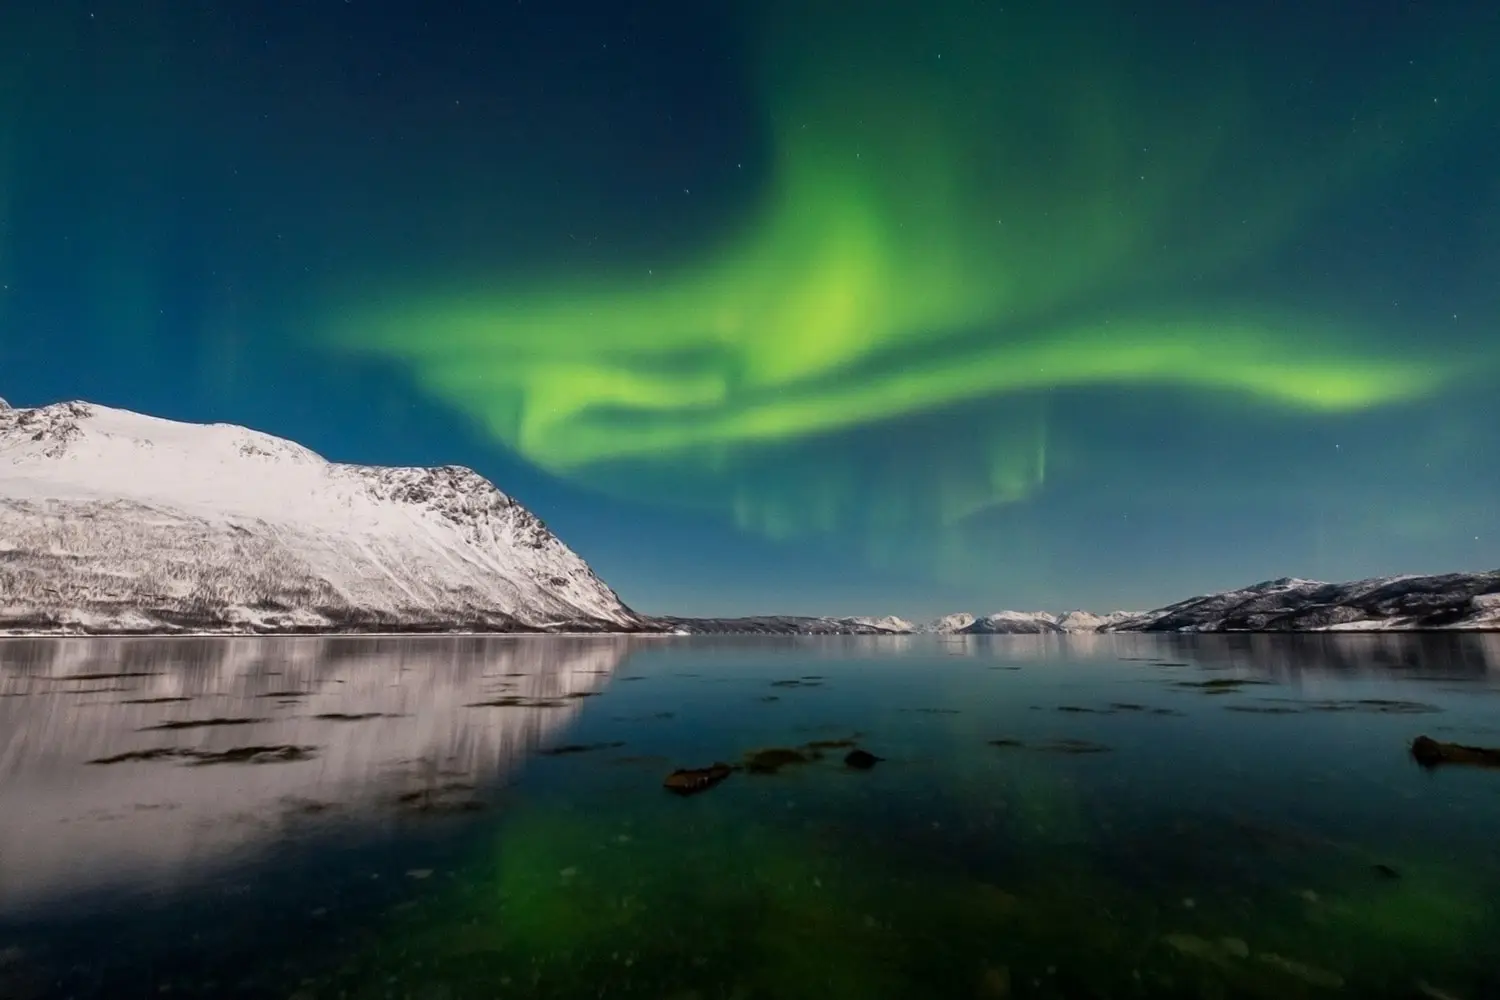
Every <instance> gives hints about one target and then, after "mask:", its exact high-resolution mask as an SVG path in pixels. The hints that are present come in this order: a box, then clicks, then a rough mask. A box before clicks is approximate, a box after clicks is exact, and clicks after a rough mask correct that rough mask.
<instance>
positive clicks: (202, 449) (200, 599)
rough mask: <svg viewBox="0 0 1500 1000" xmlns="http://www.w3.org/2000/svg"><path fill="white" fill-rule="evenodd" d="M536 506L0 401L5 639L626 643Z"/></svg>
mask: <svg viewBox="0 0 1500 1000" xmlns="http://www.w3.org/2000/svg"><path fill="white" fill-rule="evenodd" d="M657 627H658V626H654V625H652V624H651V623H650V622H649V620H647V619H644V618H642V617H641V616H639V615H637V614H635V613H634V612H633V611H631V610H630V609H629V608H627V607H626V606H625V605H624V604H623V603H621V601H620V599H619V597H618V596H616V594H615V593H614V591H612V590H611V589H610V588H609V587H607V586H606V585H605V584H604V583H603V582H602V581H601V580H600V579H599V578H598V577H597V576H595V575H594V573H593V571H592V570H590V569H589V567H588V565H587V564H585V563H584V561H583V560H582V559H581V558H579V556H578V555H577V554H576V553H574V552H573V551H572V550H570V549H569V548H568V547H567V546H566V545H564V544H563V543H562V542H560V541H559V540H558V539H557V538H556V537H555V536H554V535H553V534H552V533H551V532H550V531H548V530H547V528H546V526H545V525H544V524H542V522H541V521H539V520H538V519H537V518H536V517H535V516H534V515H532V514H531V512H530V511H528V510H526V509H525V508H524V507H522V506H521V505H520V504H518V503H516V502H515V501H514V500H512V499H511V498H510V497H508V496H506V495H505V494H504V493H502V492H500V491H499V490H498V489H496V488H495V487H494V486H493V485H491V484H490V483H489V482H488V481H487V480H485V479H484V478H483V477H481V476H480V475H478V474H477V473H475V472H472V471H471V470H469V469H465V468H461V467H458V466H442V467H439V468H384V467H374V466H361V465H342V464H338V463H333V462H329V461H327V460H325V459H323V458H322V457H320V456H319V455H316V454H314V453H313V452H312V451H309V450H308V449H307V448H304V447H302V446H301V445H298V444H295V443H293V442H291V441H287V440H284V439H282V438H277V437H273V436H271V435H269V434H263V433H260V432H257V431H252V430H248V429H246V428H244V427H237V426H233V425H229V424H211V425H202V424H187V423H179V422H176V421H171V420H162V419H159V418H156V417H148V416H144V415H142V414H139V413H132V412H130V411H128V410H119V409H112V408H110V407H106V406H97V405H94V404H90V403H79V402H72V403H58V404H55V405H52V406H43V407H38V408H35V409H14V408H11V407H9V406H5V407H3V408H0V631H12V632H14V631H27V632H35V631H65V632H110V633H122V632H170V631H184V630H186V631H230V632H234V631H246V632H248V631H276V632H292V631H332V630H340V631H344V630H367V631H369V630H376V631H378V630H495V631H517V630H520V631H530V630H546V631H620V630H625V631H633V630H639V629H642V628H647V629H653V630H654V629H655V628H657Z"/></svg>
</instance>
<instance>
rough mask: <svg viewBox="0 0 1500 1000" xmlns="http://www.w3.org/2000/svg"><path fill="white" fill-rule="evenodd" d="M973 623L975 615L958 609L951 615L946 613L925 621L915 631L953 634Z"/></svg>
mask: <svg viewBox="0 0 1500 1000" xmlns="http://www.w3.org/2000/svg"><path fill="white" fill-rule="evenodd" d="M973 624H974V616H973V615H971V614H969V613H968V612H967V611H958V612H955V613H953V614H951V615H944V616H943V617H941V618H939V619H937V620H935V621H930V622H923V623H922V624H921V625H918V626H917V627H916V629H915V630H914V631H917V632H936V633H938V634H940V635H951V634H953V633H955V632H962V631H963V630H964V629H966V628H968V627H969V626H970V625H973Z"/></svg>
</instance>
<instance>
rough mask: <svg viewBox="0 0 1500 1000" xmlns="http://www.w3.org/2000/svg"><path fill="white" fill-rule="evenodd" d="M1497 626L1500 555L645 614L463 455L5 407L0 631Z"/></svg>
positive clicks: (95, 412)
mask: <svg viewBox="0 0 1500 1000" xmlns="http://www.w3.org/2000/svg"><path fill="white" fill-rule="evenodd" d="M1417 629H1444V630H1449V629H1469V630H1485V629H1496V630H1500V570H1496V571H1493V572H1487V573H1450V574H1445V575H1441V576H1394V577H1380V578H1376V579H1371V580H1360V581H1356V582H1353V583H1321V582H1318V581H1314V580H1299V579H1282V580H1273V581H1269V582H1267V583H1260V584H1256V585H1255V586H1253V587H1246V588H1244V589H1242V590H1232V591H1226V592H1224V593H1219V594H1210V595H1207V596H1203V597H1194V598H1190V599H1188V600H1186V601H1180V602H1178V603H1176V604H1172V605H1169V606H1167V607H1165V608H1159V609H1157V610H1155V611H1142V612H1127V611H1115V612H1112V613H1110V614H1107V615H1097V614H1093V613H1091V612H1087V611H1067V612H1063V613H1061V614H1053V613H1049V612H1040V611H1000V612H997V613H995V614H991V615H987V616H985V617H980V618H976V617H975V616H973V615H971V614H966V613H960V614H952V615H947V616H945V617H943V618H940V619H938V620H937V621H934V622H928V623H925V624H915V623H912V622H908V621H905V620H903V619H900V618H896V617H891V616H887V617H883V618H869V617H856V618H812V617H794V616H762V617H750V618H676V617H656V618H653V617H650V616H646V615H641V614H638V613H637V612H635V611H632V610H631V609H630V608H628V607H626V606H625V604H624V603H623V602H622V601H621V600H620V598H619V597H618V596H617V595H616V594H615V592H614V591H613V590H611V589H610V588H609V587H608V586H606V585H605V583H604V582H603V581H602V580H600V579H599V578H598V577H597V576H596V575H595V574H594V572H593V571H592V570H591V569H590V568H589V567H588V565H587V564H586V563H585V562H584V561H583V560H582V559H581V558H580V557H579V556H578V555H577V554H576V553H574V552H573V551H572V550H571V549H569V548H568V547H567V546H566V545H564V544H563V543H562V542H561V541H559V540H558V538H557V537H556V536H554V535H553V534H552V533H551V532H550V531H548V530H547V527H546V526H545V525H544V524H543V523H542V522H541V521H540V520H538V519H537V518H536V517H535V515H533V514H532V513H531V512H530V511H528V510H526V508H524V507H522V506H521V505H520V504H519V503H517V502H516V501H514V500H512V499H511V498H510V497H508V496H506V495H505V494H504V493H502V492H500V491H499V490H498V489H496V488H495V487H494V486H493V485H491V484H490V483H489V482H488V481H487V480H486V479H484V478H483V477H482V476H480V475H479V474H478V473H475V472H473V471H471V470H469V469H465V468H461V467H458V466H442V467H438V468H385V467H376V466H361V465H343V464H338V463H334V462H329V461H327V460H325V459H323V458H322V457H320V456H318V455H316V454H314V453H313V452H311V451H309V450H308V449H306V448H304V447H302V446H301V445H298V444H295V443H293V442H291V441H287V440H284V439H282V438H277V437H273V436H271V435H269V434H263V433H260V432H258V431H252V430H248V429H246V428H244V427H237V426H234V425H229V424H211V425H202V424H187V423H179V422H176V421H171V420H162V419H159V418H156V417H148V416H143V415H141V414H138V413H132V412H130V411H128V410H120V409H113V408H110V407H105V406H97V405H94V404H91V403H81V402H70V403H57V404H54V405H51V406H43V407H37V408H35V409H15V408H12V407H10V406H8V405H6V404H5V402H4V400H0V634H4V633H10V634H18V633H20V634H162V633H182V632H195V633H274V634H289V633H298V632H305V633H332V632H444V631H450V632H451V631H479V632H657V633H661V632H676V633H688V634H706V633H717V634H726V633H741V634H778V635H839V634H843V635H851V634H853V635H890V634H910V633H946V634H960V635H995V634H1032V635H1041V634H1069V633H1084V632H1090V633H1098V632H1232V631H1250V632H1337V631H1385V630H1417Z"/></svg>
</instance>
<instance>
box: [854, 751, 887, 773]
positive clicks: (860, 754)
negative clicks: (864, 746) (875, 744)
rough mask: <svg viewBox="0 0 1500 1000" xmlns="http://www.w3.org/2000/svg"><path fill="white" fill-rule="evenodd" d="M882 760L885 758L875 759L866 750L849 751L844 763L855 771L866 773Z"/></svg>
mask: <svg viewBox="0 0 1500 1000" xmlns="http://www.w3.org/2000/svg"><path fill="white" fill-rule="evenodd" d="M882 760H885V758H884V757H877V756H875V755H874V754H872V753H870V751H868V750H850V751H849V753H848V755H847V756H846V757H845V758H844V763H845V764H847V765H848V766H849V767H852V768H854V769H855V770H856V771H868V770H869V769H870V768H872V767H874V766H875V765H876V764H878V763H879V762H880V761H882Z"/></svg>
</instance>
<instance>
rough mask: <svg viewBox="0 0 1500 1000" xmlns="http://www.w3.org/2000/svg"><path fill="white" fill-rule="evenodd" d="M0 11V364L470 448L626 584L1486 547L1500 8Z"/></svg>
mask: <svg viewBox="0 0 1500 1000" xmlns="http://www.w3.org/2000/svg"><path fill="white" fill-rule="evenodd" d="M1149 8H1150V10H1149V12H1144V13H1143V12H1142V9H1141V5H1139V4H1130V3H1124V2H1118V3H1113V2H1104V0H1087V2H1085V3H1080V4H1072V5H1066V7H1064V6H1063V5H1055V4H1040V3H1033V4H1017V3H1007V4H1004V5H995V4H984V3H975V2H972V0H965V2H962V3H960V2H955V0H928V2H921V3H917V2H912V3H896V2H893V0H872V2H870V3H864V4H855V3H852V2H839V0H822V2H811V3H801V4H793V3H789V2H788V3H783V2H781V0H770V2H766V3H758V4H745V5H738V4H709V5H704V4H689V3H678V2H671V0H667V2H661V3H653V4H641V5H630V4H618V3H598V2H582V0H578V2H572V0H559V2H549V3H532V2H522V3H515V4H488V3H462V2H458V3H446V4H442V5H430V4H415V3H412V4H397V3H371V2H359V0H351V2H348V3H345V2H342V0H338V2H310V3H305V4H297V5H293V4H268V3H250V2H246V3H227V4H225V3H195V2H147V0H139V2H119V3H110V2H103V3H94V4H85V3H73V2H67V0H61V2H54V3H47V4H33V5H27V4H11V5H4V6H3V7H0V395H4V396H5V397H7V398H8V399H10V400H11V401H12V402H13V403H16V404H18V405H35V404H42V403H47V402H52V401H56V400H60V399H68V398H84V399H90V400H95V401H98V402H101V403H107V404H112V405H119V406H126V407H130V408H132V409H137V410H142V411H146V412H151V413H155V414H159V415H163V416H169V417H175V418H180V419H187V420H203V421H207V420H218V421H230V422H235V423H243V424H247V425H250V426H253V427H256V428H258V429H262V430H266V431H270V432H272V433H276V434H281V435H284V436H286V437H290V438H293V439H296V440H298V441H300V442H302V443H304V444H307V445H308V446H310V447H313V448H315V449H317V450H318V451H320V452H322V453H323V454H325V455H326V456H328V457H329V458H332V459H335V460H343V461H355V462H373V463H383V464H405V463H413V464H436V463H448V462H457V463H463V464H467V465H471V466H473V467H475V468H476V469H478V470H480V471H481V472H482V473H484V474H485V475H486V476H488V477H490V478H491V479H493V480H494V481H495V482H496V484H497V485H499V486H500V487H501V488H502V489H505V490H507V491H508V492H510V493H512V494H514V495H515V496H517V497H518V498H519V499H521V500H522V501H523V502H524V503H526V504H527V505H528V506H530V507H531V508H533V509H534V510H536V511H537V512H538V514H540V515H541V516H542V517H543V518H544V519H545V520H546V521H547V522H548V523H549V524H550V525H551V526H552V527H553V528H554V529H555V530H556V531H557V532H558V533H559V534H560V535H561V536H562V537H563V538H564V539H565V540H566V541H567V542H569V543H570V544H571V545H573V546H574V547H575V548H576V549H578V550H579V551H580V552H581V553H582V554H583V555H584V556H585V558H587V559H589V560H590V562H591V563H592V564H593V565H594V566H595V567H596V569H597V570H598V571H599V572H600V573H601V575H603V576H604V577H605V578H606V579H607V580H609V581H610V582H611V583H612V584H613V585H614V586H615V587H616V588H617V589H618V590H619V591H620V592H621V594H622V596H623V597H624V598H625V599H626V600H627V602H629V603H631V604H632V605H634V606H636V607H638V608H640V609H642V610H645V611H652V612H676V613H682V614H730V613H744V614H749V613H762V612H792V613H869V614H880V613H887V612H895V613H902V614H907V615H928V614H934V613H938V612H942V611H948V610H956V609H960V608H967V609H970V610H975V611H990V610H995V609H998V608H1000V607H1022V608H1033V607H1054V608H1057V607H1065V606H1088V607H1094V608H1098V609H1106V608H1110V607H1116V606H1147V605H1157V604H1161V603H1165V602H1167V601H1170V600H1174V599H1177V598H1179V597H1184V596H1188V595H1190V594H1193V593H1197V592H1202V591H1205V590H1211V589H1220V588H1224V587H1229V586H1234V585H1239V584H1243V583H1249V582H1253V581H1255V580H1259V579H1264V578H1267V577H1274V576H1282V575H1300V576H1314V577H1323V578H1349V577H1358V576H1364V575H1372V574H1383V573H1391V572H1401V571H1419V572H1420V571H1443V570H1450V569H1478V568H1487V567H1493V566H1495V565H1500V501H1497V498H1500V430H1497V429H1500V405H1497V402H1500V401H1497V393H1496V389H1495V387H1496V386H1497V385H1500V377H1497V375H1500V373H1497V371H1496V363H1497V361H1500V175H1497V173H1496V171H1495V168H1494V164H1495V163H1496V162H1500V72H1497V69H1496V65H1495V64H1496V60H1494V59H1493V53H1494V52H1495V51H1500V11H1497V9H1495V8H1494V7H1493V5H1488V4H1479V3H1473V2H1466V3H1461V2H1446V3H1444V2H1435V3H1422V4H1417V3H1394V2H1389V3H1388V2H1370V0H1348V2H1330V3H1324V4H1318V5H1316V11H1315V12H1313V13H1309V12H1308V11H1307V10H1306V5H1290V4H1282V5H1278V4H1244V5H1228V4H1203V3H1187V2H1167V3H1157V4H1151V5H1149Z"/></svg>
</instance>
